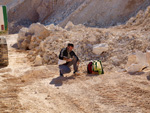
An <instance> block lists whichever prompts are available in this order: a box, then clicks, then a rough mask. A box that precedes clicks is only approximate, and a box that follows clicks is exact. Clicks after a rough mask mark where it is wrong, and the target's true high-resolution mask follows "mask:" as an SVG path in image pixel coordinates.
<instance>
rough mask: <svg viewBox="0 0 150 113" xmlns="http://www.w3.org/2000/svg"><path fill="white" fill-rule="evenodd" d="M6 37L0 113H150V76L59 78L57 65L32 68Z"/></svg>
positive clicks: (0, 74)
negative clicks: (6, 45)
mask: <svg viewBox="0 0 150 113" xmlns="http://www.w3.org/2000/svg"><path fill="white" fill-rule="evenodd" d="M16 40H17V35H10V36H7V42H8V49H9V66H8V67H4V68H0V113H150V81H149V76H148V75H149V72H141V73H137V74H134V75H130V74H128V73H118V72H106V73H105V74H104V75H99V76H93V75H87V74H86V73H83V74H82V75H80V76H72V74H68V75H65V77H64V78H62V77H59V73H58V68H57V66H56V65H45V66H38V67H33V66H31V64H30V63H29V62H28V60H27V58H26V55H27V54H26V52H20V51H18V50H16V49H15V48H14V47H15V45H14V44H15V43H16Z"/></svg>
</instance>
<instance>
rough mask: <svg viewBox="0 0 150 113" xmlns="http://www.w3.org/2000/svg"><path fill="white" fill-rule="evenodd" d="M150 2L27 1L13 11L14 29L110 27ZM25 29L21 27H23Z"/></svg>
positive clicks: (11, 12)
mask: <svg viewBox="0 0 150 113" xmlns="http://www.w3.org/2000/svg"><path fill="white" fill-rule="evenodd" d="M148 5H150V1H149V0H125V1H124V0H105V1H103V0H61V1H59V0H30V1H28V0H26V1H24V2H22V3H20V4H19V5H17V6H16V7H13V8H11V10H10V11H9V22H10V23H11V25H10V29H13V28H14V27H15V31H13V30H12V31H10V33H14V32H17V31H18V30H19V29H20V28H21V27H22V26H27V25H28V24H31V23H33V22H41V23H43V24H46V25H49V24H51V23H54V24H56V25H58V24H59V25H60V26H62V27H64V26H65V25H66V24H67V23H68V21H72V22H73V23H74V24H75V25H76V24H84V25H86V26H92V27H107V26H113V25H117V24H120V23H124V22H126V21H127V20H128V19H129V18H130V17H132V16H133V15H135V14H136V13H137V12H138V11H139V10H141V9H146V7H147V6H148ZM20 26H21V27H20Z"/></svg>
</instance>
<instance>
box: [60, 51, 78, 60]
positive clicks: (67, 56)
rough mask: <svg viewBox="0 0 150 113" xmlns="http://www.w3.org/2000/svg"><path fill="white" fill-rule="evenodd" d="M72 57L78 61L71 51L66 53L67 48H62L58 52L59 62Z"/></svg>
mask: <svg viewBox="0 0 150 113" xmlns="http://www.w3.org/2000/svg"><path fill="white" fill-rule="evenodd" d="M73 56H75V57H76V58H77V60H78V61H79V58H78V57H77V55H76V54H75V52H74V51H71V52H68V51H67V48H63V49H62V50H61V51H60V54H59V59H60V60H63V58H70V57H71V58H73Z"/></svg>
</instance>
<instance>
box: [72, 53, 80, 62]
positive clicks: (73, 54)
mask: <svg viewBox="0 0 150 113" xmlns="http://www.w3.org/2000/svg"><path fill="white" fill-rule="evenodd" d="M72 56H75V57H76V58H77V61H78V62H79V61H80V60H79V58H78V57H77V55H76V54H75V52H74V51H72Z"/></svg>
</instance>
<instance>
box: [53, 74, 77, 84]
mask: <svg viewBox="0 0 150 113" xmlns="http://www.w3.org/2000/svg"><path fill="white" fill-rule="evenodd" d="M70 79H75V77H74V76H70V77H61V76H59V77H57V78H53V79H52V81H51V82H50V84H54V85H55V86H62V85H63V82H64V81H67V80H70Z"/></svg>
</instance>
